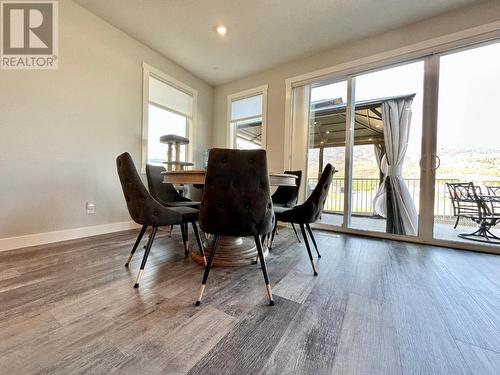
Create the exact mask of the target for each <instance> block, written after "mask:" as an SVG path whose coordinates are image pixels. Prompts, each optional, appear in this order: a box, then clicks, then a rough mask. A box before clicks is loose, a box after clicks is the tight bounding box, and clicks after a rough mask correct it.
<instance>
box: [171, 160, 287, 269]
mask: <svg viewBox="0 0 500 375" xmlns="http://www.w3.org/2000/svg"><path fill="white" fill-rule="evenodd" d="M162 175H163V183H169V184H174V185H189V184H193V185H203V184H204V183H205V175H206V170H204V169H191V170H177V171H164V172H162ZM269 184H270V185H271V186H296V185H297V176H295V175H292V174H286V173H274V172H270V173H269ZM202 244H203V248H204V251H205V255H206V256H207V257H208V256H209V255H210V252H211V250H212V246H211V244H212V239H211V238H206V239H205V240H203V241H202ZM190 248H191V250H192V251H190V254H191V258H192V259H193V260H194V261H195V262H196V263H198V264H201V265H204V264H205V263H204V259H203V257H202V256H201V255H200V253H199V251H198V250H197V249H196V247H195V246H193V243H191V244H190ZM195 249H196V250H195ZM268 254H269V250H268V249H267V246H264V257H267V256H268ZM257 259H258V257H257V247H256V246H255V241H254V239H253V238H250V237H248V238H246V237H227V236H221V237H220V239H219V244H218V246H217V253H216V255H215V258H214V263H213V265H214V266H223V267H227V266H245V265H249V264H254V263H255V262H256V261H257Z"/></svg>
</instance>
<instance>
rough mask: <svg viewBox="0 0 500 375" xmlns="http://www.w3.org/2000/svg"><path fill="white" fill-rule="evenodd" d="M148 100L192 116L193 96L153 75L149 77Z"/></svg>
mask: <svg viewBox="0 0 500 375" xmlns="http://www.w3.org/2000/svg"><path fill="white" fill-rule="evenodd" d="M149 102H150V103H153V104H158V105H160V106H162V107H165V108H168V109H170V110H172V111H175V112H177V113H179V114H183V115H185V116H187V117H189V118H192V117H193V97H192V96H191V95H189V94H186V93H185V92H184V91H181V90H179V89H177V88H175V87H173V86H170V85H168V84H166V83H164V82H162V81H160V80H159V79H156V78H154V77H149Z"/></svg>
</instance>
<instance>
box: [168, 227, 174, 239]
mask: <svg viewBox="0 0 500 375" xmlns="http://www.w3.org/2000/svg"><path fill="white" fill-rule="evenodd" d="M173 229H174V226H173V225H171V226H170V230H169V231H168V237H170V238H172V230H173Z"/></svg>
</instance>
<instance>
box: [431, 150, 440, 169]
mask: <svg viewBox="0 0 500 375" xmlns="http://www.w3.org/2000/svg"><path fill="white" fill-rule="evenodd" d="M432 157H433V158H434V160H436V161H437V163H434V166H433V167H432V170H433V171H435V170H436V169H438V168H439V167H440V166H441V159H440V158H439V156H437V155H436V154H434V155H432Z"/></svg>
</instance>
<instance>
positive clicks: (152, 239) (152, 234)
mask: <svg viewBox="0 0 500 375" xmlns="http://www.w3.org/2000/svg"><path fill="white" fill-rule="evenodd" d="M157 230H158V227H153V231H152V232H151V236H149V241H148V244H147V245H146V252H145V253H144V257H143V258H142V263H141V268H140V269H139V273H138V274H137V279H136V280H135V285H134V288H139V283H140V282H141V277H142V273H143V272H144V267H145V266H146V261H147V260H148V256H149V252H150V251H151V246H152V245H153V241H154V240H155V236H156V231H157Z"/></svg>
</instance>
